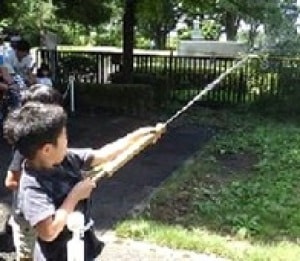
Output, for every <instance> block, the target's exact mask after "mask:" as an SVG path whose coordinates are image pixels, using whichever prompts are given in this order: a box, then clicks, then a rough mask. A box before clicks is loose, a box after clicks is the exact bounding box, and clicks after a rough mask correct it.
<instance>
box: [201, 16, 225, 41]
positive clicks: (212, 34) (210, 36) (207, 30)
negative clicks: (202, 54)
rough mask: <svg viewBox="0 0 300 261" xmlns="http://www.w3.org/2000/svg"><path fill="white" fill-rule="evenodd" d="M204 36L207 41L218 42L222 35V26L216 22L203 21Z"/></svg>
mask: <svg viewBox="0 0 300 261" xmlns="http://www.w3.org/2000/svg"><path fill="white" fill-rule="evenodd" d="M201 29H202V34H203V36H204V38H205V39H206V40H218V39H219V36H220V33H221V25H220V24H219V23H217V22H216V21H215V20H204V21H202V27H201Z"/></svg>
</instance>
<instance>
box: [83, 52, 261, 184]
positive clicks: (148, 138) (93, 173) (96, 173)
mask: <svg viewBox="0 0 300 261" xmlns="http://www.w3.org/2000/svg"><path fill="white" fill-rule="evenodd" d="M256 57H257V56H256V55H253V54H249V55H247V56H245V57H244V58H243V59H241V60H240V61H238V62H237V63H235V64H234V65H233V66H232V67H231V68H229V69H228V70H226V71H225V72H224V73H222V74H221V75H220V76H219V77H218V78H216V79H215V80H214V81H213V82H211V83H209V84H208V85H206V86H205V87H204V89H203V90H202V91H201V92H200V93H199V94H197V95H196V96H195V97H194V98H193V99H192V100H190V101H189V102H188V103H187V104H186V105H185V106H183V107H182V108H181V109H180V110H178V111H177V112H176V113H175V114H173V115H172V116H171V117H170V118H169V119H168V120H166V121H165V122H162V123H158V124H157V125H156V129H157V130H162V129H165V128H166V127H167V125H169V124H171V123H172V122H173V121H174V120H175V119H177V118H178V117H179V116H180V115H181V114H182V113H184V112H185V111H187V110H188V109H189V108H190V107H191V106H192V105H193V104H194V103H195V102H196V101H199V100H200V99H201V98H202V97H203V96H204V95H205V94H207V93H208V92H209V91H211V90H212V89H214V88H215V87H216V86H217V85H218V84H219V83H220V82H221V81H222V80H223V79H224V78H225V77H226V76H227V75H228V74H230V73H231V72H232V71H234V70H235V69H237V68H239V67H241V66H242V65H243V64H244V63H246V62H247V61H248V59H249V58H256ZM156 139H157V137H156V134H155V133H149V134H147V135H145V137H143V138H142V139H141V140H140V141H139V142H137V143H135V144H133V145H132V146H131V147H130V148H129V149H128V150H126V151H125V152H123V153H121V154H120V155H118V156H117V157H116V158H115V159H114V160H112V161H109V162H107V163H105V164H103V165H99V166H96V167H94V168H93V169H92V170H90V171H88V172H87V173H86V176H89V177H91V178H92V179H93V180H94V181H98V180H99V179H101V178H103V177H105V176H108V177H110V176H112V175H113V174H114V173H115V172H116V171H117V170H118V169H120V168H121V167H122V166H124V165H125V164H126V163H127V162H128V161H130V160H131V159H132V158H133V157H134V156H136V155H137V154H139V153H140V152H141V151H142V150H143V149H145V148H146V147H147V146H149V145H150V144H153V143H155V142H156Z"/></svg>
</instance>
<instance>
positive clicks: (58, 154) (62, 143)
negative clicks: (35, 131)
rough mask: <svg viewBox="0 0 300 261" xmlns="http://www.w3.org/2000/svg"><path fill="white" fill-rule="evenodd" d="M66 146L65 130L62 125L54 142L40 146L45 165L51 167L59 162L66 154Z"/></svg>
mask: <svg viewBox="0 0 300 261" xmlns="http://www.w3.org/2000/svg"><path fill="white" fill-rule="evenodd" d="M67 147H68V138H67V131H66V128H65V127H64V128H63V129H62V131H61V133H60V134H59V136H58V138H57V141H56V144H52V143H47V144H45V145H44V146H43V148H42V153H41V154H40V155H42V157H43V159H42V161H43V162H44V163H45V164H44V165H45V167H53V166H54V165H57V164H60V163H61V162H62V161H63V159H64V158H65V156H66V153H67Z"/></svg>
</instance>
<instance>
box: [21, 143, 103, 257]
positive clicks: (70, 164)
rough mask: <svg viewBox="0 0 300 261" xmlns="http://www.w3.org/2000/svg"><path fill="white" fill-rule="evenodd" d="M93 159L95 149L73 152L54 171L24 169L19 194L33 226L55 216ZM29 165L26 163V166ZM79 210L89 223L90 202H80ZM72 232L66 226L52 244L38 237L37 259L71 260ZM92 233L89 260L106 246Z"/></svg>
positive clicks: (89, 234) (87, 244)
mask: <svg viewBox="0 0 300 261" xmlns="http://www.w3.org/2000/svg"><path fill="white" fill-rule="evenodd" d="M92 158H93V153H92V150H91V149H78V150H69V151H68V153H67V155H66V157H65V159H64V160H63V162H62V163H61V164H60V165H58V166H56V167H54V168H52V169H51V170H44V171H40V170H39V171H37V170H34V169H29V168H28V167H26V166H24V168H23V170H22V174H21V180H20V188H19V194H18V208H19V209H20V211H21V213H22V214H23V215H24V218H25V219H26V220H27V221H28V222H29V223H30V225H31V226H32V227H34V226H35V225H36V224H38V223H39V222H41V221H42V220H45V219H47V218H48V217H50V216H53V215H55V212H56V209H58V208H59V207H60V206H61V204H62V203H63V201H64V199H65V198H66V196H67V195H68V194H69V192H70V191H71V190H72V188H73V187H74V186H75V184H77V183H78V182H79V181H81V180H82V174H81V173H82V170H83V169H85V168H87V167H88V166H89V165H90V162H91V160H92ZM24 165H26V164H24ZM76 210H79V211H80V212H82V213H83V214H84V216H85V222H86V223H88V222H89V221H90V219H91V216H90V201H88V200H84V201H81V202H79V204H78V205H77V207H76ZM70 238H71V233H70V232H69V231H68V229H67V228H66V227H65V229H64V230H63V231H62V232H61V233H60V235H59V236H58V237H57V238H56V239H55V240H54V241H52V242H45V241H43V240H41V239H39V238H38V240H37V244H36V247H35V250H34V260H37V261H44V260H45V261H46V260H47V261H50V260H53V261H54V260H55V261H56V260H61V261H65V260H67V257H66V253H67V248H66V247H67V242H68V240H69V239H70ZM96 243H97V239H96V238H95V235H94V233H93V231H92V230H90V231H88V232H86V233H85V235H84V244H85V260H92V259H93V258H95V257H96V256H97V255H98V254H99V253H100V252H101V249H102V247H99V246H98V245H96V246H95V244H96Z"/></svg>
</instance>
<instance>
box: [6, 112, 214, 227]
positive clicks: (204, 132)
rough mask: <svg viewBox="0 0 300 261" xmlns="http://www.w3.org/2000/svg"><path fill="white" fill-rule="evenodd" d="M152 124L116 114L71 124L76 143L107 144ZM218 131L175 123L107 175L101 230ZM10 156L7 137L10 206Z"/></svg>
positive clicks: (98, 199) (96, 204)
mask: <svg viewBox="0 0 300 261" xmlns="http://www.w3.org/2000/svg"><path fill="white" fill-rule="evenodd" d="M147 124H154V122H153V121H152V122H151V120H147V119H136V118H129V117H121V116H111V115H97V116H77V117H73V118H71V119H70V124H69V136H70V141H69V143H70V147H94V148H97V147H101V146H102V145H104V144H105V143H107V142H111V141H114V140H115V139H117V138H118V137H121V136H122V135H125V134H126V133H127V132H129V131H132V130H134V129H136V128H138V127H141V126H145V125H147ZM212 135H213V131H212V130H211V129H206V128H203V127H196V126H193V125H186V124H183V123H182V124H177V125H176V126H175V127H172V126H171V127H170V129H168V131H167V133H166V134H165V136H164V137H162V139H161V140H159V141H158V143H157V144H155V145H154V146H152V147H150V148H147V149H146V150H145V151H144V152H143V153H141V154H140V155H138V156H137V157H136V158H134V159H133V160H132V161H131V162H129V163H128V164H127V165H126V166H124V167H123V168H122V169H120V170H119V171H118V172H117V173H116V174H115V175H114V176H113V177H112V178H109V179H104V180H102V181H101V182H100V183H99V185H98V187H97V190H96V191H95V192H94V194H93V212H94V213H93V214H94V219H95V225H96V229H98V230H100V231H103V230H107V229H109V228H111V227H112V226H113V225H114V224H115V223H116V222H117V221H119V220H120V219H122V218H124V217H125V216H126V214H127V213H128V211H129V210H132V209H133V208H134V207H135V206H136V205H138V204H139V203H140V202H141V201H142V200H143V199H145V198H147V197H148V196H149V195H150V194H151V193H152V191H153V189H154V188H156V187H158V186H159V184H160V183H161V182H162V181H164V180H165V179H166V178H167V177H168V176H170V174H171V173H172V172H173V171H174V170H175V169H176V168H178V167H179V166H180V165H181V164H182V163H183V162H184V161H185V160H186V159H187V158H188V157H190V156H191V155H192V154H193V153H195V152H196V151H197V150H199V149H200V148H201V146H203V144H205V143H206V142H207V141H208V140H209V138H210V137H211V136H212ZM10 156H11V149H10V147H9V146H8V145H7V144H5V142H4V141H3V140H2V139H1V140H0V160H1V166H0V173H1V176H0V177H1V184H0V203H1V206H4V205H5V204H6V205H7V206H9V203H10V193H9V192H8V191H6V190H5V189H4V187H3V179H4V176H5V172H6V169H7V166H8V162H9V159H10ZM2 214H3V213H2ZM1 219H2V217H1Z"/></svg>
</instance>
